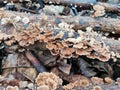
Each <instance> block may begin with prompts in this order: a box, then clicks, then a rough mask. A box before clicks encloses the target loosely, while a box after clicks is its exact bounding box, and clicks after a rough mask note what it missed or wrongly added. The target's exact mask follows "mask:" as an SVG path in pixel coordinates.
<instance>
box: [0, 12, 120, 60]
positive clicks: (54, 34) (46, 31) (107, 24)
mask: <svg viewBox="0 0 120 90" xmlns="http://www.w3.org/2000/svg"><path fill="white" fill-rule="evenodd" d="M0 15H1V18H11V19H13V18H14V17H16V16H20V17H22V18H24V17H27V18H29V20H30V22H29V24H27V25H24V24H23V23H21V22H17V23H12V24H13V26H14V27H11V28H10V27H8V28H7V26H5V25H3V26H0V29H1V30H2V31H3V32H6V33H7V34H10V33H11V32H14V29H16V31H17V32H18V31H19V30H21V31H22V30H25V29H27V28H30V26H31V24H37V23H39V24H40V25H39V26H40V28H42V29H43V31H40V32H39V31H38V32H35V31H33V33H35V35H38V37H37V36H36V38H37V39H38V38H40V40H42V42H44V43H46V45H47V46H46V47H47V48H48V49H50V50H51V53H52V54H53V55H58V54H60V55H61V56H62V57H65V58H70V57H72V56H73V57H76V56H78V55H86V56H88V58H93V59H95V58H97V59H99V60H101V61H108V59H110V52H111V51H113V52H114V53H115V54H116V53H117V54H119V53H120V46H119V43H120V42H119V41H117V40H116V41H115V40H112V39H103V40H102V39H101V38H102V37H101V36H100V37H99V35H98V36H97V35H96V34H95V33H92V32H91V33H90V32H85V33H84V32H81V31H80V32H79V29H85V27H89V26H90V27H92V28H94V27H95V26H96V25H97V26H100V27H101V28H103V30H105V31H107V30H109V32H113V30H114V32H115V33H120V30H119V28H120V21H119V19H109V20H108V19H107V18H98V19H95V18H91V17H82V16H80V17H78V16H76V17H72V16H67V17H66V16H48V15H45V14H40V15H33V14H25V13H18V12H14V13H13V12H9V11H1V12H0ZM62 23H63V24H66V26H67V27H66V26H64V25H60V24H62ZM86 23H87V24H86ZM69 25H71V26H72V25H73V28H76V25H77V26H80V25H81V27H82V28H79V27H78V28H79V29H77V30H75V29H74V30H73V28H70V26H69ZM111 26H112V27H114V28H112V27H111ZM55 27H56V28H55ZM38 28H39V27H38ZM71 31H72V35H71ZM27 32H28V33H27ZM29 33H32V31H31V32H29V31H26V32H24V35H25V34H28V37H27V38H28V39H29V38H33V40H34V39H35V40H36V38H35V37H34V36H32V35H29ZM39 33H41V34H40V35H42V36H43V37H42V38H41V36H40V37H39ZM82 33H83V37H81V35H80V34H82ZM13 34H14V33H13ZM84 34H85V36H84ZM92 34H93V35H92ZM94 34H95V36H94ZM11 35H12V34H11ZM69 35H70V36H69ZM91 35H92V37H91ZM13 36H14V35H13ZM18 36H19V33H17V35H16V36H14V38H15V40H16V41H17V42H19V44H20V45H21V44H23V42H24V41H21V40H18V39H17V38H18ZM19 37H21V35H20V36H19ZM87 37H91V40H90V41H91V42H89V40H87ZM43 39H44V40H43ZM80 39H81V40H82V39H83V41H82V42H81V41H79V40H80ZM84 39H86V40H84ZM92 39H93V41H92ZM94 40H95V42H94ZM20 41H21V42H20ZM13 42H14V41H13ZM26 42H27V40H26ZM40 42H41V41H40ZM68 42H69V43H68ZM113 42H114V45H113ZM28 43H29V44H33V43H34V41H28ZM71 43H72V44H71ZM104 43H105V44H106V45H107V46H109V50H110V51H109V50H107V49H108V48H107V47H106V45H105V46H104ZM63 44H65V45H63ZM51 45H52V47H51ZM61 45H63V46H61ZM79 45H81V48H80V47H78V46H79ZM71 46H72V47H71ZM88 46H89V47H90V48H89V47H88ZM110 48H112V49H110ZM76 50H77V51H76ZM66 51H68V52H66ZM81 51H82V52H81ZM93 51H95V53H91V52H93ZM103 51H104V52H103ZM73 53H74V54H73Z"/></svg>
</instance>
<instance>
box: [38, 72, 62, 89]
mask: <svg viewBox="0 0 120 90" xmlns="http://www.w3.org/2000/svg"><path fill="white" fill-rule="evenodd" d="M36 83H37V85H38V88H39V90H56V89H57V87H58V86H59V85H62V79H60V78H59V77H58V76H56V75H55V74H54V73H52V72H51V73H48V72H43V73H40V74H39V75H38V76H37V78H36ZM42 88H44V89H42Z"/></svg>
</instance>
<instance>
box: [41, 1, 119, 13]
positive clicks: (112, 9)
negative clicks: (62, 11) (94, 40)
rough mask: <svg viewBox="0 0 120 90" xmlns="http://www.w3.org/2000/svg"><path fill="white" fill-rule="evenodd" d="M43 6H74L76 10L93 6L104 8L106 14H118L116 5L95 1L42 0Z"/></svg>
mask: <svg viewBox="0 0 120 90" xmlns="http://www.w3.org/2000/svg"><path fill="white" fill-rule="evenodd" d="M43 1H44V3H45V4H49V3H50V2H51V3H52V4H57V5H64V6H75V7H77V9H78V10H81V9H82V10H83V9H92V8H93V5H101V6H103V7H105V10H106V12H112V13H116V14H118V13H120V7H119V6H117V5H111V4H107V3H100V2H96V0H43Z"/></svg>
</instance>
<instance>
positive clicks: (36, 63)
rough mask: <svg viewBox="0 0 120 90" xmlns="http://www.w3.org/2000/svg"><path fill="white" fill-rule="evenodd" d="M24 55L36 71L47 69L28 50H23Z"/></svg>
mask: <svg viewBox="0 0 120 90" xmlns="http://www.w3.org/2000/svg"><path fill="white" fill-rule="evenodd" d="M25 56H26V57H27V58H28V60H29V61H30V62H31V63H32V65H33V66H34V67H35V68H36V70H37V71H38V73H41V72H46V71H47V70H46V68H45V67H44V66H43V65H42V64H41V63H40V62H39V61H38V59H37V58H36V57H34V56H33V55H32V53H31V52H30V51H29V50H27V51H25Z"/></svg>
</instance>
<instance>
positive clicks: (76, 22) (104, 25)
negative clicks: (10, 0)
mask: <svg viewBox="0 0 120 90" xmlns="http://www.w3.org/2000/svg"><path fill="white" fill-rule="evenodd" d="M14 13H15V14H13V12H9V11H1V12H0V17H1V18H2V17H4V16H6V17H13V16H16V15H18V16H26V17H29V18H31V21H32V22H42V24H44V22H45V23H46V24H53V26H54V25H56V26H58V25H59V23H61V22H65V23H67V24H70V25H73V27H72V28H73V29H74V30H85V29H86V27H92V28H93V29H94V30H99V31H104V32H110V33H114V34H120V20H119V19H114V18H109V19H108V18H92V17H87V16H75V17H72V16H45V17H47V18H46V20H44V18H45V17H44V16H42V14H40V15H29V14H23V13H18V12H17V13H16V12H14ZM2 28H3V27H1V29H2Z"/></svg>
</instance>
